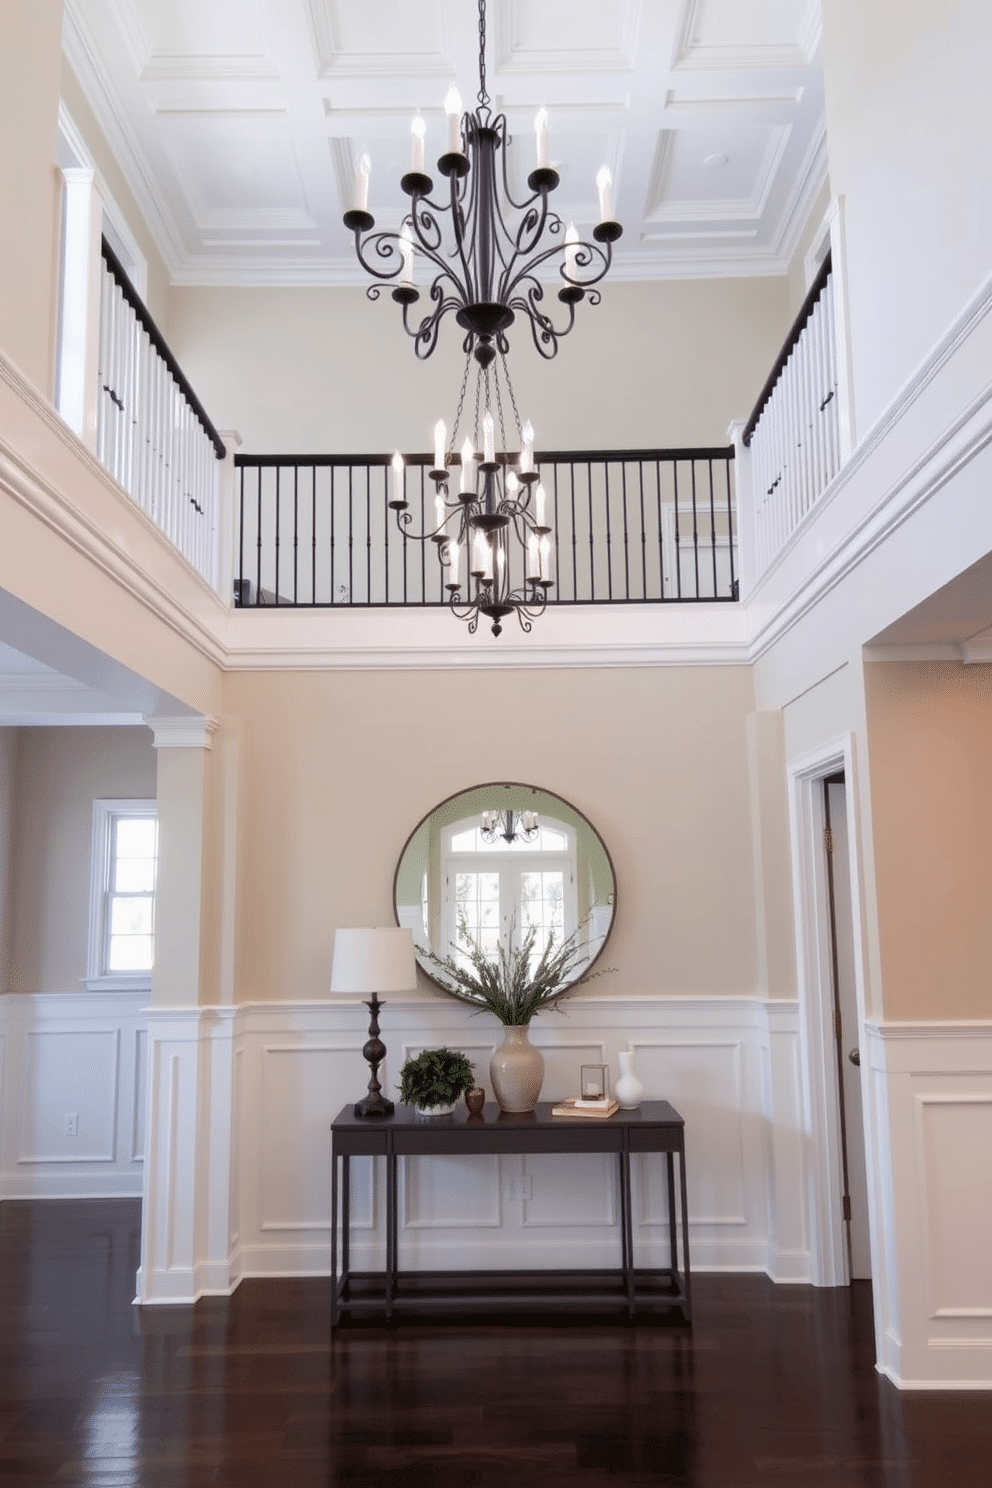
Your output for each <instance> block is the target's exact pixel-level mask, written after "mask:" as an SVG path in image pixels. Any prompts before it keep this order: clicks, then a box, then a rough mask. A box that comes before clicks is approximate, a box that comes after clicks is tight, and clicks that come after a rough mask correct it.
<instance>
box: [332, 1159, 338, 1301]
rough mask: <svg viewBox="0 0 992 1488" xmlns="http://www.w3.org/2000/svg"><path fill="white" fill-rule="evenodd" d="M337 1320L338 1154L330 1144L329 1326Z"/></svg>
mask: <svg viewBox="0 0 992 1488" xmlns="http://www.w3.org/2000/svg"><path fill="white" fill-rule="evenodd" d="M337 1321H338V1155H337V1153H336V1152H335V1151H334V1146H333V1142H332V1145H331V1327H332V1328H334V1327H336V1325H337Z"/></svg>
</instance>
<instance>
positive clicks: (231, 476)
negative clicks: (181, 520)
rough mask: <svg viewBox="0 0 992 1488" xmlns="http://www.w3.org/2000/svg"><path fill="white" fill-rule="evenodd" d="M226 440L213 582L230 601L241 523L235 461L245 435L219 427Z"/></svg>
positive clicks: (221, 469) (218, 508) (219, 485)
mask: <svg viewBox="0 0 992 1488" xmlns="http://www.w3.org/2000/svg"><path fill="white" fill-rule="evenodd" d="M217 432H218V433H219V434H220V437H221V439H223V441H224V447H225V448H226V450H227V454H226V456H225V457H224V459H223V460H222V461H221V462H220V471H219V477H220V479H219V481H218V499H217V532H216V535H215V538H214V573H213V576H212V577H213V585H214V588H215V589H216V591H217V593H218V594H219V595H220V597H221V599H222V600H223V601H224V603H225V604H226V605H232V604H233V603H234V533H235V528H236V526H237V515H238V505H237V491H238V487H237V481H238V472H237V470H236V469H235V465H234V455H235V451H236V450H237V449H238V448H239V446H240V444H241V435H240V434H239V433H238V432H237V430H236V429H219V430H218V431H217Z"/></svg>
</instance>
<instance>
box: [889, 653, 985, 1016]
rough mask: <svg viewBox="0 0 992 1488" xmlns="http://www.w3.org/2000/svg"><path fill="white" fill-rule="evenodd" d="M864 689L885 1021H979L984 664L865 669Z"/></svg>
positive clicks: (982, 976) (982, 947) (981, 991)
mask: <svg viewBox="0 0 992 1488" xmlns="http://www.w3.org/2000/svg"><path fill="white" fill-rule="evenodd" d="M865 694H866V704H867V713H868V729H869V740H870V748H871V796H872V814H873V827H874V842H875V880H876V894H877V906H878V926H879V945H880V953H881V975H882V996H883V1002H884V1011H885V1017H886V1018H888V1019H909V1020H921V1019H923V1020H925V1019H934V1020H943V1019H973V1018H979V1019H987V1018H988V1017H989V1011H990V1006H992V993H990V988H992V915H990V912H989V884H990V882H992V795H990V792H989V739H990V737H992V676H990V673H989V668H988V667H984V666H970V667H965V666H962V665H957V664H950V663H948V664H939V665H938V664H932V663H922V662H919V663H894V662H870V663H869V664H868V665H867V666H866V668H865Z"/></svg>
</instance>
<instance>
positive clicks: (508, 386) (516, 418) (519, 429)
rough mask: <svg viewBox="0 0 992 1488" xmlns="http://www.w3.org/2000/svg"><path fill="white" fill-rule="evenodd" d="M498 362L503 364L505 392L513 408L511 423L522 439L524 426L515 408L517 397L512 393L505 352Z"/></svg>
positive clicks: (517, 409) (518, 411)
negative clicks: (514, 425)
mask: <svg viewBox="0 0 992 1488" xmlns="http://www.w3.org/2000/svg"><path fill="white" fill-rule="evenodd" d="M500 360H501V361H502V363H503V376H504V377H505V378H506V390H507V392H508V393H509V395H510V403H511V405H512V407H513V422H514V423H515V424H516V426H517V433H518V435H519V436H520V438H521V439H523V437H524V426H523V424H522V423H521V421H520V410H519V408H518V407H517V395H516V393H515V392H514V391H513V383H512V381H511V379H510V369H509V367H508V366H507V365H506V353H505V352H502V353H501V354H500ZM498 387H499V384H498V383H497V388H498Z"/></svg>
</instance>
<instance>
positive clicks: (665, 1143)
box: [629, 1126, 684, 1152]
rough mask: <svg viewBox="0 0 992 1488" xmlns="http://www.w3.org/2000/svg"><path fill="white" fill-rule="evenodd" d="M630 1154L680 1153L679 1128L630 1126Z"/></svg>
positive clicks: (680, 1137) (681, 1132) (681, 1141)
mask: <svg viewBox="0 0 992 1488" xmlns="http://www.w3.org/2000/svg"><path fill="white" fill-rule="evenodd" d="M629 1141H630V1150H631V1152H681V1151H682V1147H683V1141H684V1138H683V1129H682V1127H681V1126H632V1127H631V1128H630V1133H629Z"/></svg>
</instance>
